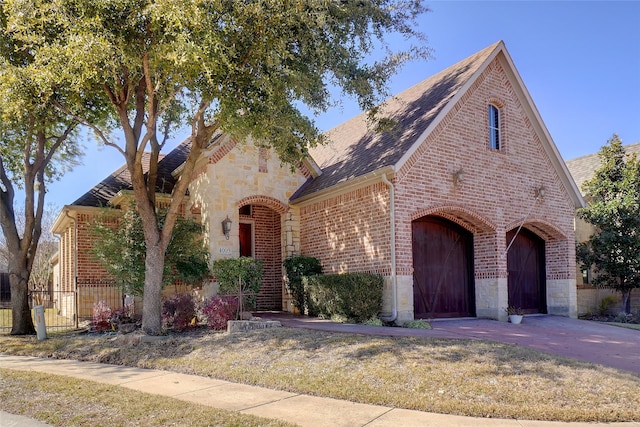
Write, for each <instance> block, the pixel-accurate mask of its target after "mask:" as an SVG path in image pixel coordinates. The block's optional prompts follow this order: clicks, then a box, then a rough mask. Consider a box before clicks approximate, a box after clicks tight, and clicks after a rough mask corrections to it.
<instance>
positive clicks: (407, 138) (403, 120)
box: [291, 42, 501, 200]
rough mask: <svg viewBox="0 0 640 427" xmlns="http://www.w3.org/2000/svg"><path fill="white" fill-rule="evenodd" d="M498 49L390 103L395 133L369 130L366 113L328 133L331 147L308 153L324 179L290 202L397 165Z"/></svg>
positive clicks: (387, 111) (311, 183) (310, 184)
mask: <svg viewBox="0 0 640 427" xmlns="http://www.w3.org/2000/svg"><path fill="white" fill-rule="evenodd" d="M500 43H501V42H497V43H495V44H493V45H491V46H489V47H487V48H485V49H483V50H481V51H480V52H477V53H475V54H473V55H471V56H470V57H468V58H466V59H464V60H462V61H460V62H458V63H457V64H455V65H453V66H451V67H449V68H447V69H445V70H443V71H441V72H439V73H438V74H435V75H434V76H432V77H430V78H428V79H426V80H424V81H422V82H420V83H418V84H417V85H415V86H413V87H411V88H409V89H407V90H405V91H404V92H402V93H400V94H398V95H396V96H394V97H392V98H391V99H389V100H387V101H386V102H385V103H384V106H383V108H382V111H381V117H385V118H390V119H393V120H394V121H395V126H394V127H393V129H392V130H391V131H387V132H383V133H379V132H376V131H375V130H372V129H369V127H367V115H366V113H362V114H360V115H358V116H356V117H354V118H352V119H351V120H349V121H347V122H345V123H343V124H341V125H339V126H337V127H335V128H334V129H332V130H330V131H328V132H327V134H326V135H327V136H328V138H329V140H330V142H329V143H328V144H326V145H322V146H318V147H316V148H313V149H311V150H309V152H310V154H311V157H312V158H313V159H314V160H315V162H316V163H317V164H318V166H319V167H320V168H321V169H322V174H321V175H320V176H318V177H317V178H315V179H313V180H310V181H309V182H307V184H306V185H305V186H304V187H303V188H301V189H300V190H299V191H298V192H296V194H294V195H293V196H292V198H291V199H292V200H295V199H297V198H300V197H303V196H306V195H309V194H312V193H315V192H317V191H320V190H323V189H325V188H328V187H331V186H333V185H336V184H339V183H341V182H345V181H347V180H350V179H353V178H356V177H359V176H362V175H365V174H367V173H369V172H373V171H375V170H378V169H380V168H383V167H385V166H391V165H394V164H396V163H397V162H398V161H399V160H400V158H401V157H402V156H403V155H404V154H405V153H406V152H407V151H408V150H409V149H410V148H411V147H412V146H413V144H414V143H415V142H416V140H417V139H418V138H419V137H420V135H422V133H423V132H424V131H425V130H426V129H427V127H428V126H429V125H430V124H431V123H432V122H433V120H434V119H435V118H436V117H437V116H438V114H439V113H440V111H442V109H443V108H445V106H446V105H447V104H448V102H449V101H450V100H451V99H452V98H453V97H454V96H455V95H456V94H457V93H458V91H459V90H460V89H461V88H462V87H463V86H464V85H465V83H466V82H467V81H468V80H469V79H470V78H471V77H472V76H473V74H474V73H475V72H476V71H477V70H478V69H479V68H480V66H481V65H482V64H483V63H484V62H485V60H486V59H487V58H488V57H489V56H490V55H491V53H492V52H493V51H494V50H495V49H496V48H497V46H498V45H499V44H500Z"/></svg>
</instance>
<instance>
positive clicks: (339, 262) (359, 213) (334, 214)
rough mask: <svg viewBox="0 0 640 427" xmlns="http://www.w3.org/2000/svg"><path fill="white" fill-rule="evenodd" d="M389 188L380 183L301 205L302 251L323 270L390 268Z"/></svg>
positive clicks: (385, 270)
mask: <svg viewBox="0 0 640 427" xmlns="http://www.w3.org/2000/svg"><path fill="white" fill-rule="evenodd" d="M389 221H390V220H389V190H388V188H387V186H386V185H385V184H383V183H376V184H372V185H369V186H366V187H364V188H360V189H357V190H353V191H351V192H348V193H345V194H342V195H339V196H336V197H333V198H330V199H327V200H324V201H322V202H319V203H315V204H311V205H308V206H304V207H302V208H301V209H300V222H301V232H300V246H301V252H302V253H303V254H305V255H308V256H314V257H316V258H318V259H320V260H321V261H322V264H323V269H324V271H325V273H339V272H345V271H356V272H371V273H378V274H381V275H389V274H390V272H391V255H390V223H389Z"/></svg>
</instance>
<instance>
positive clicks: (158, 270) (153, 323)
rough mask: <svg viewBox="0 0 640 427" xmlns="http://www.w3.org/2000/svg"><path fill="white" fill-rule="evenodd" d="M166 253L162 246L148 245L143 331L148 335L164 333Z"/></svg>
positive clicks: (143, 302)
mask: <svg viewBox="0 0 640 427" xmlns="http://www.w3.org/2000/svg"><path fill="white" fill-rule="evenodd" d="M164 257H165V251H164V249H163V248H162V245H160V244H155V245H150V244H149V243H147V252H146V258H145V275H144V294H143V298H142V330H143V331H144V332H145V333H147V334H148V335H160V334H161V333H162V273H163V271H164Z"/></svg>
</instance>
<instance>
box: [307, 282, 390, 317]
mask: <svg viewBox="0 0 640 427" xmlns="http://www.w3.org/2000/svg"><path fill="white" fill-rule="evenodd" d="M304 282H305V286H304V288H305V293H306V295H307V301H306V302H307V311H308V314H309V315H310V316H320V317H325V318H327V319H330V318H336V317H337V318H344V319H346V320H348V321H350V322H355V323H362V322H365V321H367V320H369V319H371V318H374V317H376V316H377V315H378V313H380V311H382V288H383V284H384V281H383V279H382V277H380V276H378V275H374V274H367V273H344V274H326V275H316V276H309V277H305V278H304Z"/></svg>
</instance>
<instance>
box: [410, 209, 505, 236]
mask: <svg viewBox="0 0 640 427" xmlns="http://www.w3.org/2000/svg"><path fill="white" fill-rule="evenodd" d="M425 216H438V217H441V218H444V219H447V220H449V221H451V222H453V223H456V224H458V225H459V226H461V227H463V228H464V229H465V230H468V231H470V232H472V233H474V234H476V233H482V232H492V231H495V230H496V226H495V224H493V223H492V222H491V221H489V220H488V219H486V218H484V217H483V216H482V215H480V214H478V213H476V212H474V211H472V210H471V209H468V208H466V207H464V206H458V205H451V204H448V205H440V206H432V207H428V208H424V209H420V210H418V211H416V212H414V213H413V214H412V215H411V217H410V218H411V221H415V220H416V219H419V218H422V217H425Z"/></svg>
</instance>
